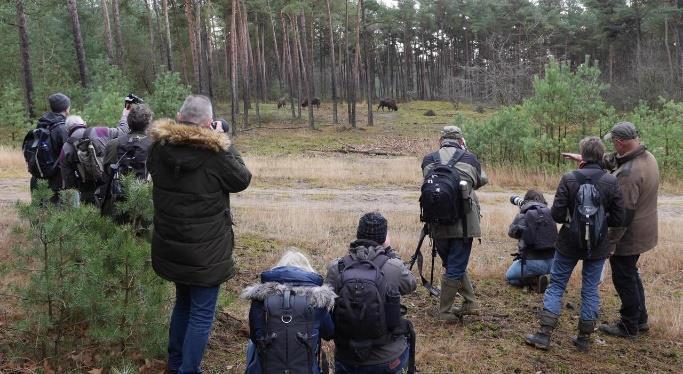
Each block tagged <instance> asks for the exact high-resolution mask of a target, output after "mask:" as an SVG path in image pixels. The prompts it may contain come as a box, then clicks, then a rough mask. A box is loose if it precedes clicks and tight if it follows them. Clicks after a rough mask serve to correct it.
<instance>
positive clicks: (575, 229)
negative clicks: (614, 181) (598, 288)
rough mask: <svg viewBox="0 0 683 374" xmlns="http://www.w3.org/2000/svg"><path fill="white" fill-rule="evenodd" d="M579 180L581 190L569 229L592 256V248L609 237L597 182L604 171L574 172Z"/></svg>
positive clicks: (588, 255)
mask: <svg viewBox="0 0 683 374" xmlns="http://www.w3.org/2000/svg"><path fill="white" fill-rule="evenodd" d="M574 175H575V176H576V180H577V181H578V182H579V191H578V192H577V193H576V197H575V198H574V210H573V213H572V220H571V223H570V224H569V230H570V232H571V233H572V235H573V236H574V239H575V241H576V243H577V244H578V246H579V248H581V249H583V250H585V251H586V257H588V258H590V257H591V254H592V250H593V249H594V248H596V247H597V246H599V245H600V244H601V243H602V241H603V240H604V239H605V238H606V237H607V215H606V214H605V207H604V206H603V204H602V199H601V197H600V191H599V190H598V189H597V188H596V187H595V184H596V183H597V182H598V181H599V180H600V178H602V176H603V175H605V172H604V171H602V170H601V171H600V172H598V173H594V174H592V175H584V174H582V173H580V172H578V171H575V172H574Z"/></svg>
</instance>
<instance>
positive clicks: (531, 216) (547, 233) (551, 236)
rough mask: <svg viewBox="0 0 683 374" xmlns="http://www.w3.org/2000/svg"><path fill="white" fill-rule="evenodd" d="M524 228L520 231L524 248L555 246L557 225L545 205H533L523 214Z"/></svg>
mask: <svg viewBox="0 0 683 374" xmlns="http://www.w3.org/2000/svg"><path fill="white" fill-rule="evenodd" d="M524 218H525V222H526V229H524V232H523V233H522V239H523V240H524V244H525V246H526V249H529V250H534V249H539V250H544V249H549V248H555V242H556V241H557V225H556V224H555V221H553V217H552V216H551V214H550V209H549V208H548V207H547V206H542V205H533V206H531V207H530V208H529V209H528V210H527V211H526V214H525V216H524Z"/></svg>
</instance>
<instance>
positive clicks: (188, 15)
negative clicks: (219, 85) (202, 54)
mask: <svg viewBox="0 0 683 374" xmlns="http://www.w3.org/2000/svg"><path fill="white" fill-rule="evenodd" d="M115 1H116V0H115ZM185 19H186V20H187V36H188V39H189V41H190V53H191V54H192V76H193V78H194V86H195V89H196V90H197V92H201V87H202V83H201V76H200V75H199V51H198V50H197V36H196V35H195V31H196V28H195V25H194V16H193V15H192V4H191V0H185Z"/></svg>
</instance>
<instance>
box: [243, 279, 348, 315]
mask: <svg viewBox="0 0 683 374" xmlns="http://www.w3.org/2000/svg"><path fill="white" fill-rule="evenodd" d="M287 289H289V290H292V291H293V292H294V293H295V294H297V295H305V296H307V297H308V299H309V302H310V304H311V306H312V307H314V308H325V309H327V311H331V310H332V308H333V307H334V299H335V298H336V297H337V295H336V294H335V293H334V291H332V288H331V287H330V286H328V285H326V284H325V285H322V286H314V287H310V286H291V285H289V284H284V283H277V282H266V283H259V284H254V285H251V286H249V287H247V288H245V289H244V291H242V294H241V295H240V298H242V299H245V300H257V301H264V300H265V299H266V298H268V296H272V295H277V294H282V293H283V292H284V291H285V290H287Z"/></svg>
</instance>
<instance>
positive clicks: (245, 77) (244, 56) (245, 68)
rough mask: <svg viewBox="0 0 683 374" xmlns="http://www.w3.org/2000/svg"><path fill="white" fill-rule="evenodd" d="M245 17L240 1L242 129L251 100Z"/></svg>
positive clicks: (247, 119)
mask: <svg viewBox="0 0 683 374" xmlns="http://www.w3.org/2000/svg"><path fill="white" fill-rule="evenodd" d="M245 18H246V15H245V14H243V12H242V6H241V1H240V2H238V4H237V19H238V22H239V23H240V24H239V28H240V31H239V33H238V35H239V42H240V46H239V49H240V51H241V53H240V57H241V60H242V61H241V66H242V83H243V85H244V91H242V102H243V107H244V114H243V116H244V122H243V123H242V127H243V128H248V127H249V106H250V105H251V104H250V103H249V100H250V99H251V87H250V85H249V78H250V77H249V53H247V38H248V37H249V36H248V35H245V33H246V27H245V25H246V22H245V21H246V20H245Z"/></svg>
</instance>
